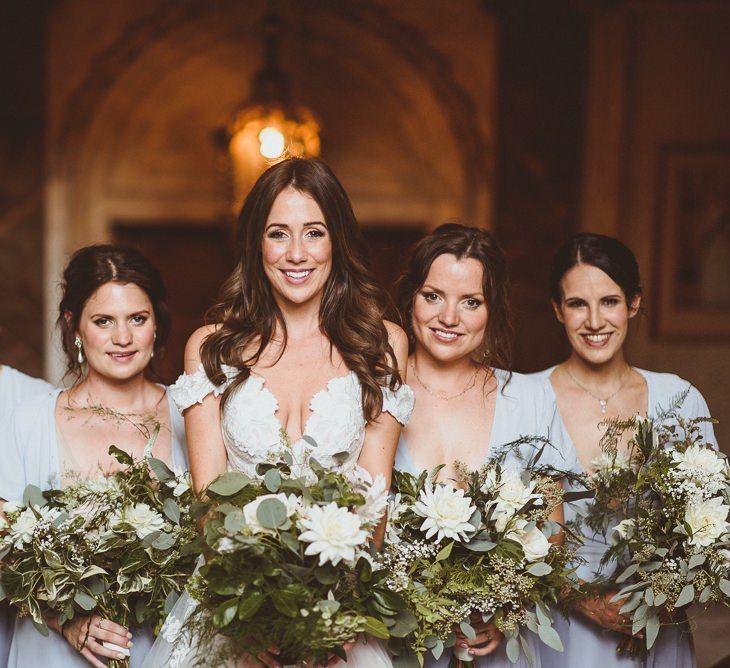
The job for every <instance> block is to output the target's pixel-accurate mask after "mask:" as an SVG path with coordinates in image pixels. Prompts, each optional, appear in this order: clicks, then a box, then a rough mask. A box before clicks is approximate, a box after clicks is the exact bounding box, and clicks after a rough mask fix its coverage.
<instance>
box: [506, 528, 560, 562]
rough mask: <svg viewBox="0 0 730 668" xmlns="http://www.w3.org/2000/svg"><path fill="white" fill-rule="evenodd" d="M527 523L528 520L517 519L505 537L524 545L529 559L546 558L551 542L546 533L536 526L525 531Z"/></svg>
mask: <svg viewBox="0 0 730 668" xmlns="http://www.w3.org/2000/svg"><path fill="white" fill-rule="evenodd" d="M527 524H528V522H527V521H526V520H517V521H516V522H515V525H514V527H513V528H512V529H510V530H509V531H508V532H507V534H506V536H505V538H507V539H509V540H513V541H515V542H517V543H519V544H520V545H522V551H523V552H524V554H525V559H526V560H527V561H538V560H540V559H544V558H545V557H546V556H547V553H548V552H549V551H550V543H549V541H548V539H547V538H545V534H544V533H543V532H542V531H540V529H538V528H537V527H535V526H533V527H532V529H530V530H529V531H525V527H526V526H527Z"/></svg>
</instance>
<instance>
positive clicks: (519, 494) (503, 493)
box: [496, 470, 542, 513]
mask: <svg viewBox="0 0 730 668" xmlns="http://www.w3.org/2000/svg"><path fill="white" fill-rule="evenodd" d="M535 483H536V481H535V480H530V482H529V483H528V484H527V485H526V484H525V483H524V482H523V481H522V476H521V474H520V472H519V471H514V470H512V471H502V477H501V478H500V481H499V491H498V493H497V500H496V504H497V511H498V512H499V511H505V510H511V511H512V513H515V512H516V511H518V510H519V509H520V508H522V507H524V506H525V504H527V503H528V502H529V501H533V500H534V501H535V504H536V505H542V497H541V496H540V495H539V494H535V493H533V491H532V490H533V489H534V488H535Z"/></svg>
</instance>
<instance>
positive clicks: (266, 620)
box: [182, 463, 397, 665]
mask: <svg viewBox="0 0 730 668" xmlns="http://www.w3.org/2000/svg"><path fill="white" fill-rule="evenodd" d="M267 466H268V465H267ZM260 468H262V467H260ZM265 468H266V467H264V469H265ZM310 472H313V475H310V476H308V477H296V476H294V475H292V474H291V471H290V469H289V468H288V467H287V466H286V465H280V466H279V467H271V468H268V470H265V473H264V475H263V478H262V479H253V478H251V477H249V476H247V475H246V474H244V473H241V472H229V473H226V474H224V475H223V476H221V477H219V478H218V479H217V480H215V481H214V482H213V483H212V484H211V485H210V486H209V487H208V491H207V494H208V496H209V497H210V499H211V500H212V504H211V508H210V511H209V513H208V519H207V522H206V524H205V528H204V534H205V542H206V547H207V549H206V563H205V565H204V566H202V567H201V569H200V571H199V573H198V574H197V575H196V576H194V577H193V579H192V581H191V584H190V585H189V587H188V591H189V593H190V595H191V596H192V598H193V599H194V600H195V601H196V602H197V603H198V605H197V606H195V609H194V612H193V614H192V615H191V617H190V618H189V619H188V622H187V625H186V627H185V628H184V629H183V631H182V636H183V637H184V636H185V635H186V633H187V637H195V638H196V645H197V647H198V650H197V651H198V655H199V656H201V657H206V661H207V662H208V663H209V664H210V665H223V664H224V663H225V662H226V660H228V659H232V658H234V657H237V656H240V655H241V654H244V653H246V654H250V655H251V656H254V657H255V656H256V655H257V654H258V653H259V652H262V651H266V650H267V649H268V648H269V647H271V646H272V645H275V646H276V647H277V648H278V654H277V659H278V660H279V661H280V662H281V663H282V664H285V665H286V664H299V663H301V662H306V661H310V660H311V661H314V662H321V663H326V662H327V658H328V654H335V655H337V656H339V657H341V658H343V659H345V652H344V649H343V646H344V645H345V644H346V643H347V642H348V641H350V640H353V639H354V638H355V636H357V634H359V633H368V634H370V635H371V636H375V637H377V638H384V639H385V638H388V636H389V634H388V630H387V628H386V626H385V624H384V623H383V621H382V619H381V617H382V615H381V612H380V610H379V609H378V605H377V602H378V601H379V600H380V601H385V602H386V603H387V604H388V605H396V603H394V601H395V600H396V598H397V597H393V596H391V595H390V593H389V592H388V590H387V589H386V587H385V585H384V578H385V574H384V573H381V574H375V573H373V568H372V565H371V556H370V548H369V537H370V536H371V535H372V533H373V531H374V529H375V527H376V526H377V525H378V523H379V522H380V520H381V518H382V516H383V513H384V511H385V507H386V503H387V494H386V490H385V485H384V481H383V479H382V477H379V478H377V479H376V480H375V482H374V483H373V484H372V485H370V484H368V483H366V482H365V481H357V480H355V481H353V480H352V479H350V478H348V477H345V476H344V475H342V474H340V473H336V472H333V471H328V470H325V469H322V468H319V467H318V466H317V465H316V464H314V463H313V464H312V466H311V468H310ZM262 473H263V470H262ZM388 614H392V613H388Z"/></svg>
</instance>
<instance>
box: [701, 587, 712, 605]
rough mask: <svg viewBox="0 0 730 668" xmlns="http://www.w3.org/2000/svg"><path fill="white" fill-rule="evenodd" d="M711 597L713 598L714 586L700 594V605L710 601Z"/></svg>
mask: <svg viewBox="0 0 730 668" xmlns="http://www.w3.org/2000/svg"><path fill="white" fill-rule="evenodd" d="M710 596H712V586H711V585H707V586H706V587H705V588H704V589H703V590H702V591H701V592H700V598H699V602H700V603H707V601H708V600H709V599H710Z"/></svg>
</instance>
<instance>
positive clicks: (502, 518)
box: [492, 506, 515, 532]
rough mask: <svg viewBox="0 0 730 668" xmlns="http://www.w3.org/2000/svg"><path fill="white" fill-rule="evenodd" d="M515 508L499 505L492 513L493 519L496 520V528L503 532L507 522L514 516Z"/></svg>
mask: <svg viewBox="0 0 730 668" xmlns="http://www.w3.org/2000/svg"><path fill="white" fill-rule="evenodd" d="M514 514H515V512H514V510H513V509H512V508H509V507H507V508H500V507H499V506H498V507H497V508H496V509H495V510H494V512H493V513H492V521H493V522H494V528H495V529H496V530H497V531H499V532H502V531H504V530H505V529H506V528H507V524H508V523H509V521H510V520H511V519H512V518H513V517H514Z"/></svg>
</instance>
